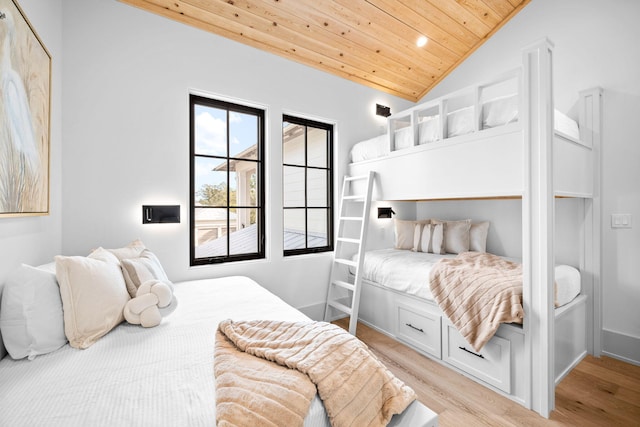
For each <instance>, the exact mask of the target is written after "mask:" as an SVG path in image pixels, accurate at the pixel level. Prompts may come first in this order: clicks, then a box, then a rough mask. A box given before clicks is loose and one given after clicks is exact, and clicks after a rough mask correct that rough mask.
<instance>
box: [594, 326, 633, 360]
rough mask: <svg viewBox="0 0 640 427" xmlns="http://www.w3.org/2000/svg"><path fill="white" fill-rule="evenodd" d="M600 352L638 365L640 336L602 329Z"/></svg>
mask: <svg viewBox="0 0 640 427" xmlns="http://www.w3.org/2000/svg"><path fill="white" fill-rule="evenodd" d="M602 354H604V355H605V356H609V357H613V358H614V359H619V360H622V361H624V362H627V363H631V364H633V365H638V366H640V338H638V337H633V336H631V335H626V334H623V333H621V332H616V331H611V330H608V329H603V330H602Z"/></svg>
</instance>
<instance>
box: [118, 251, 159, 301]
mask: <svg viewBox="0 0 640 427" xmlns="http://www.w3.org/2000/svg"><path fill="white" fill-rule="evenodd" d="M120 266H121V267H122V275H123V276H124V281H125V283H126V284H127V291H128V292H129V295H130V296H131V298H135V297H136V294H137V292H138V288H139V287H140V285H142V284H143V283H144V282H146V281H148V280H154V279H155V280H160V281H162V282H167V283H170V282H169V278H168V277H167V274H166V273H165V272H164V269H163V268H162V265H161V264H160V260H158V257H156V256H155V255H154V254H153V252H151V251H150V250H148V249H145V250H143V251H142V253H141V254H140V256H139V257H138V258H130V259H122V260H120Z"/></svg>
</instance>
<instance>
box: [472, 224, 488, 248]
mask: <svg viewBox="0 0 640 427" xmlns="http://www.w3.org/2000/svg"><path fill="white" fill-rule="evenodd" d="M489 224H490V223H489V221H484V222H477V223H472V224H471V228H470V229H469V250H470V251H475V252H486V251H487V235H488V234H489Z"/></svg>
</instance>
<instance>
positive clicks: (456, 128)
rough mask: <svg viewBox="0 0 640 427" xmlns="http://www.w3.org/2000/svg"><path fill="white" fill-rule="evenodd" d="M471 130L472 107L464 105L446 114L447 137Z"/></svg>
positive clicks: (463, 133)
mask: <svg viewBox="0 0 640 427" xmlns="http://www.w3.org/2000/svg"><path fill="white" fill-rule="evenodd" d="M471 132H473V107H465V108H461V109H459V110H456V111H452V112H450V113H448V114H447V137H448V138H452V137H454V136H459V135H465V134H467V133H471Z"/></svg>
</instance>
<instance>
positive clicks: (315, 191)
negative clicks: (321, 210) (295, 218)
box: [307, 169, 327, 207]
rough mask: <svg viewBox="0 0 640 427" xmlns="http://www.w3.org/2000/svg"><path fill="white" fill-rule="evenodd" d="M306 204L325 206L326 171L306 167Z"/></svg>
mask: <svg viewBox="0 0 640 427" xmlns="http://www.w3.org/2000/svg"><path fill="white" fill-rule="evenodd" d="M307 206H312V207H326V206H327V171H326V170H322V169H320V170H318V169H307Z"/></svg>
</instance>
